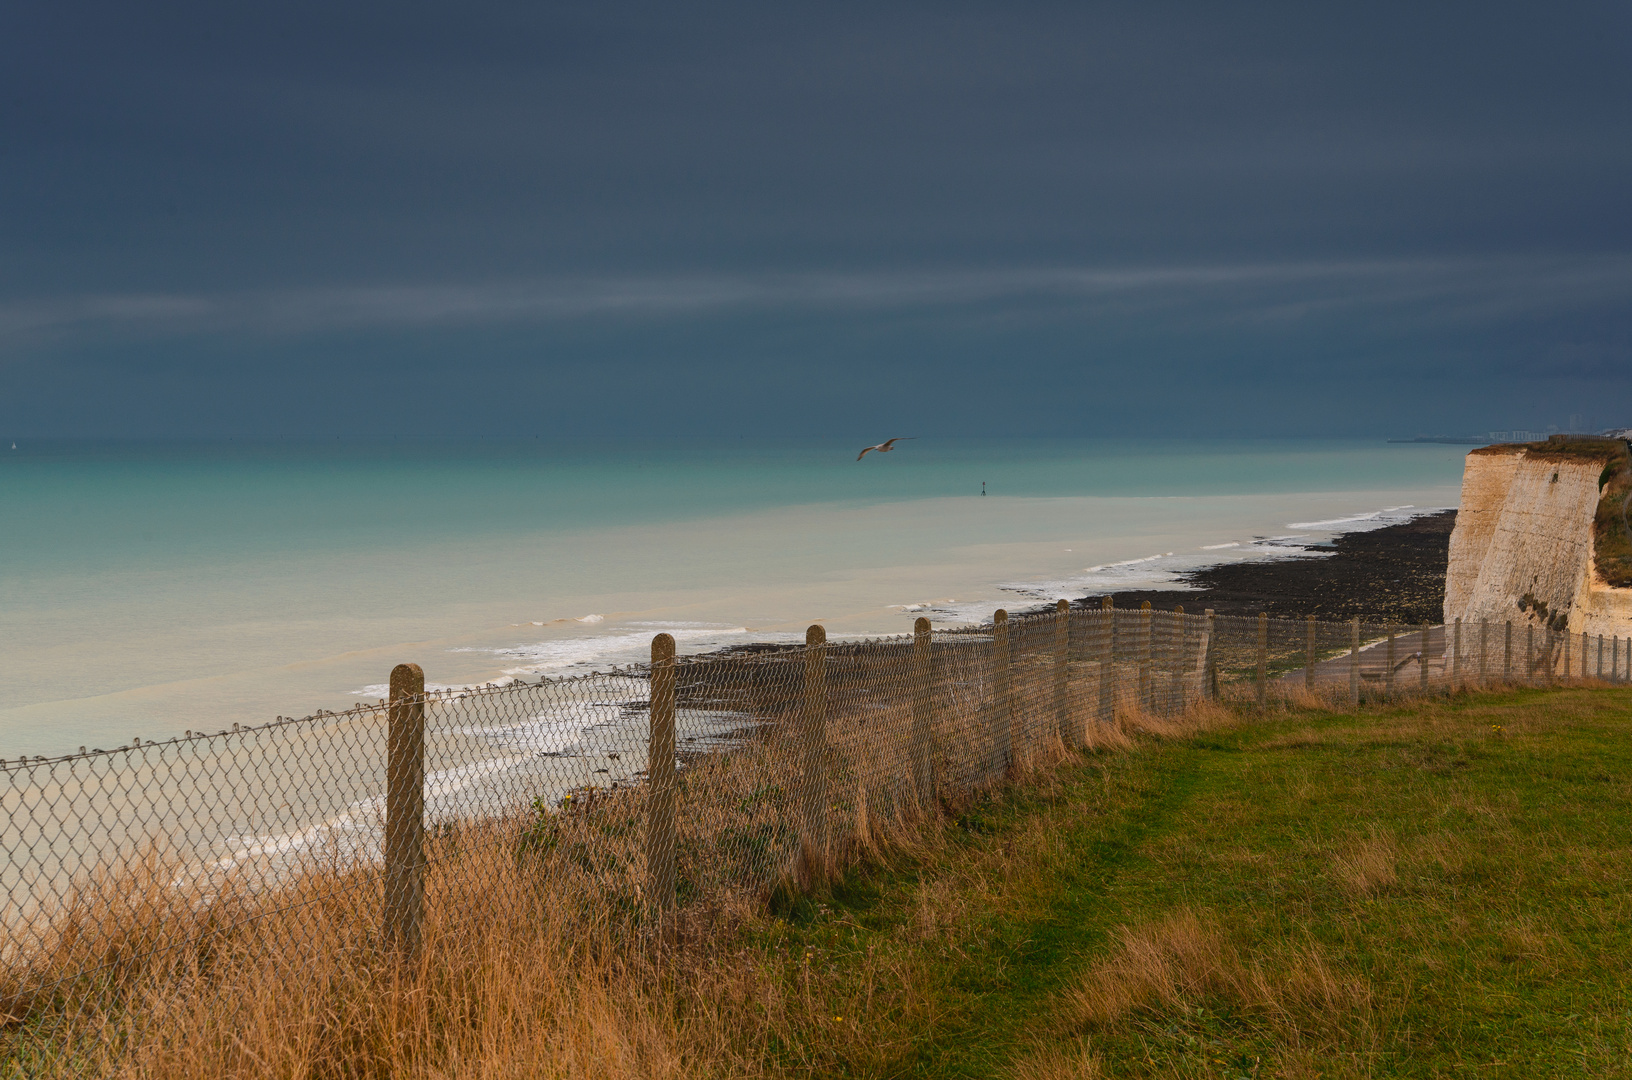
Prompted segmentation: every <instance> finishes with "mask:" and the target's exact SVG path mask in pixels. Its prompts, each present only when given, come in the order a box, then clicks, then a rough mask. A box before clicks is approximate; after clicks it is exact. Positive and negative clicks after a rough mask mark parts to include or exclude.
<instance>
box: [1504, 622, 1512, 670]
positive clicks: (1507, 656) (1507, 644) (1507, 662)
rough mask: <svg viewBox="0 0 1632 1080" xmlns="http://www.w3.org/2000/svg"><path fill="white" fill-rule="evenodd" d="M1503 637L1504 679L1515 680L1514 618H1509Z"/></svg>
mask: <svg viewBox="0 0 1632 1080" xmlns="http://www.w3.org/2000/svg"><path fill="white" fill-rule="evenodd" d="M1503 635H1504V636H1503V638H1502V681H1503V682H1512V681H1513V620H1512V619H1509V620H1507V623H1506V629H1505V630H1504V631H1503Z"/></svg>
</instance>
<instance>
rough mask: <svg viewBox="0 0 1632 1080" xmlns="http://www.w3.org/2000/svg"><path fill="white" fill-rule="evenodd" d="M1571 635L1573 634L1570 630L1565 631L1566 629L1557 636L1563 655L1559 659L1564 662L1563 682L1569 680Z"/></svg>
mask: <svg viewBox="0 0 1632 1080" xmlns="http://www.w3.org/2000/svg"><path fill="white" fill-rule="evenodd" d="M1572 636H1573V635H1571V634H1570V632H1569V631H1567V630H1566V631H1565V632H1564V633H1562V634H1560V635H1559V638H1560V641H1561V647H1562V648H1563V656H1562V657H1561V659H1562V660H1563V664H1564V681H1565V682H1569V681H1570V639H1571V637H1572Z"/></svg>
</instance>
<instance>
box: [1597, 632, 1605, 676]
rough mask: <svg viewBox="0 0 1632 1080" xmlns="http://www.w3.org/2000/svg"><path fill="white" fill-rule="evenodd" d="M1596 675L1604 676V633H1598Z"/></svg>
mask: <svg viewBox="0 0 1632 1080" xmlns="http://www.w3.org/2000/svg"><path fill="white" fill-rule="evenodd" d="M1598 677H1599V678H1600V679H1601V678H1603V677H1604V635H1602V634H1599V635H1598Z"/></svg>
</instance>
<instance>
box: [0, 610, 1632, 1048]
mask: <svg viewBox="0 0 1632 1080" xmlns="http://www.w3.org/2000/svg"><path fill="white" fill-rule="evenodd" d="M1629 670H1632V641H1623V640H1622V639H1619V638H1613V639H1609V640H1607V641H1606V640H1604V639H1599V638H1591V639H1589V638H1587V637H1584V636H1570V635H1561V634H1557V633H1553V632H1551V631H1549V630H1547V629H1545V628H1543V627H1537V626H1534V625H1530V624H1522V623H1521V624H1509V623H1503V624H1494V623H1480V624H1471V625H1462V624H1460V623H1458V624H1453V625H1452V626H1449V627H1444V626H1431V627H1399V626H1386V625H1381V624H1365V623H1361V622H1359V621H1358V620H1356V621H1353V622H1347V623H1330V622H1317V621H1315V620H1312V619H1311V620H1284V619H1273V620H1272V619H1267V618H1259V619H1250V618H1226V617H1213V616H1212V615H1211V614H1185V613H1184V612H1183V611H1182V609H1179V610H1175V611H1152V610H1149V609H1148V606H1147V608H1146V609H1145V610H1142V611H1129V610H1111V609H1110V608H1109V607H1108V606H1107V607H1102V608H1091V607H1076V608H1068V607H1066V606H1065V605H1064V604H1063V602H1062V604H1061V606H1060V608H1059V609H1057V610H1054V611H1050V612H1045V613H1040V614H1034V615H1028V616H1024V617H1015V618H1008V617H1006V616H1005V615H1004V613H1002V612H999V613H998V615H997V617H996V618H995V619H994V621H993V622H992V623H990V624H987V625H985V626H980V627H970V628H955V629H942V630H931V628H930V627H929V624H928V623H927V621H925V620H922V619H920V620H919V623H918V628H917V631H916V633H915V634H913V635H911V636H903V637H894V638H883V639H877V640H865V641H840V642H828V641H827V640H826V638H825V635H824V634H823V633H822V630H821V628H820V627H812V628H811V632H810V634H809V636H808V638H807V643H806V645H805V646H803V647H798V646H791V647H780V646H778V647H751V648H742V649H737V650H732V651H730V652H727V653H724V654H714V655H708V656H702V657H695V658H676V657H675V654H674V643H673V640H672V639H670V638H669V637H668V636H667V635H659V636H658V637H657V638H656V639H655V640H654V643H653V662H652V663H651V664H650V665H643V666H641V667H638V668H634V669H630V670H622V671H614V672H610V673H607V674H600V675H591V676H586V677H582V678H574V679H558V680H549V679H545V680H542V681H540V682H538V683H526V682H521V683H515V684H511V685H506V686H503V687H497V688H481V689H470V690H464V691H452V692H430V693H427V692H426V691H425V689H424V676H423V674H422V673H420V672H419V669H418V668H416V667H414V666H413V665H402V666H400V667H398V668H397V669H396V670H395V671H394V672H393V673H392V680H391V687H392V691H391V698H390V699H388V700H382V701H380V702H378V703H374V704H365V705H359V706H358V707H356V708H353V709H350V710H348V711H346V712H340V713H329V712H319V713H316V714H314V715H312V716H307V717H301V718H298V719H293V718H284V717H279V718H277V719H275V720H273V721H272V722H270V723H266V724H261V725H257V726H250V727H242V726H238V725H234V727H233V728H232V729H231V730H223V731H218V732H189V733H187V734H186V735H185V736H182V737H180V738H174V739H169V740H165V741H160V742H141V741H132V742H131V744H129V745H127V746H121V747H118V748H115V749H112V750H100V749H97V750H90V751H84V752H81V753H78V754H72V755H68V756H63V757H57V758H32V759H21V760H10V761H4V762H0V799H3V800H4V807H5V812H6V821H5V825H4V827H3V834H0V853H3V856H4V866H3V869H0V884H3V888H4V893H5V921H4V938H3V941H0V1023H3V1029H0V1076H33V1075H44V1074H48V1073H59V1074H85V1073H89V1072H93V1071H95V1069H96V1063H97V1062H103V1061H108V1060H133V1059H137V1058H139V1057H140V1055H141V1053H142V1050H143V1047H144V1045H147V1044H148V1043H149V1042H151V1041H152V1040H154V1039H162V1040H176V1039H186V1038H188V1037H189V1034H188V1033H189V1031H190V1030H192V1028H190V1027H189V1023H188V1022H187V1020H186V1017H187V1016H188V1015H191V1014H190V1013H189V1012H188V1010H189V1009H190V1008H193V1007H194V1005H195V1004H196V1003H197V1002H198V1001H200V1000H208V999H212V998H213V999H215V1000H217V1001H219V1000H222V999H225V998H229V997H230V998H231V999H232V1000H233V1001H234V1002H237V1001H238V1000H240V998H241V996H242V995H243V994H244V993H246V991H244V986H245V985H246V984H245V983H244V979H245V978H246V976H245V975H244V973H245V972H246V971H251V970H252V971H253V972H254V973H255V980H257V981H256V982H255V985H256V986H260V987H262V988H264V987H265V986H267V985H270V984H276V983H279V982H280V981H281V982H282V983H284V984H292V985H296V986H304V985H308V984H309V983H310V982H311V981H312V980H314V979H319V980H320V979H321V978H323V977H325V976H324V975H323V973H324V972H326V971H330V970H332V969H333V966H334V965H335V964H336V963H338V962H339V959H340V958H352V959H353V960H355V959H356V958H359V957H360V958H362V960H361V961H358V962H361V963H364V964H365V965H367V964H378V965H382V970H384V969H385V967H389V966H390V965H399V967H398V968H395V969H393V970H401V968H400V965H401V964H404V963H406V964H409V965H412V964H414V963H416V962H423V960H424V957H425V956H427V955H434V954H435V953H436V952H437V951H438V950H457V949H459V948H460V947H461V943H462V942H464V941H467V940H470V939H471V938H472V936H473V935H478V934H481V933H496V932H498V933H507V934H520V933H528V932H531V931H530V928H533V929H536V928H537V927H538V926H541V925H546V924H548V925H551V926H556V927H558V928H559V927H561V926H568V927H570V926H571V925H572V924H573V920H578V919H587V918H591V917H593V918H598V919H603V920H605V919H612V920H615V921H617V922H618V924H619V925H620V926H622V927H624V932H625V933H626V934H627V935H628V937H629V939H630V943H631V945H633V944H636V943H637V942H638V941H639V940H647V941H659V942H660V941H661V940H663V938H664V936H665V935H667V934H676V933H677V934H685V933H691V934H694V935H695V934H698V933H701V932H703V931H704V930H706V928H707V927H708V926H710V925H713V924H717V923H719V922H720V921H721V920H731V919H734V918H740V917H742V916H744V915H746V914H747V913H749V912H752V911H757V910H764V909H765V908H766V907H771V908H775V907H776V906H777V905H778V904H783V903H788V902H790V901H791V900H792V899H794V898H797V897H798V896H799V895H802V894H804V893H808V892H810V891H811V890H813V889H819V887H820V886H821V884H822V883H823V882H824V881H825V880H828V879H830V878H831V877H832V876H833V875H835V874H838V873H842V872H843V870H844V869H845V868H846V867H847V866H849V865H852V864H853V863H855V862H856V861H857V860H859V859H864V858H866V857H868V856H869V855H870V854H873V853H876V852H878V851H879V850H880V849H882V848H884V847H887V846H888V845H890V844H891V843H893V842H896V840H898V839H899V838H901V837H905V836H910V835H911V834H912V831H913V830H914V829H915V828H918V827H920V826H921V825H922V824H923V823H925V822H927V821H930V820H933V819H934V818H935V817H936V816H937V815H939V814H940V813H942V812H944V811H945V810H946V809H948V808H956V807H957V806H958V805H959V804H960V803H962V802H965V801H967V800H969V799H971V798H972V797H975V796H977V795H978V794H979V793H980V792H981V791H983V790H985V789H988V788H991V787H992V786H994V785H998V784H1003V783H1010V782H1016V781H1021V780H1023V778H1024V777H1025V776H1026V775H1027V774H1028V772H1030V771H1031V770H1032V768H1033V766H1034V765H1035V764H1037V763H1040V762H1042V761H1043V760H1045V759H1046V758H1048V757H1049V756H1050V755H1054V754H1057V753H1059V752H1060V751H1061V750H1072V749H1080V748H1091V747H1093V746H1095V745H1096V744H1098V743H1100V742H1101V741H1102V740H1106V739H1108V738H1111V737H1112V735H1113V733H1114V732H1116V731H1118V730H1120V729H1121V728H1122V727H1123V726H1125V725H1127V724H1128V723H1129V722H1130V721H1137V720H1138V719H1139V718H1140V717H1141V716H1145V717H1162V716H1170V715H1175V714H1179V713H1182V712H1184V711H1186V710H1187V709H1189V708H1191V707H1192V706H1194V705H1195V704H1196V703H1198V702H1201V701H1203V700H1207V699H1216V698H1224V699H1227V700H1236V701H1244V702H1247V703H1251V702H1253V701H1254V700H1256V702H1257V703H1259V704H1262V705H1266V706H1267V705H1270V704H1272V703H1276V702H1279V701H1282V700H1286V699H1291V700H1296V701H1300V702H1304V703H1313V700H1312V699H1318V700H1320V701H1324V702H1325V703H1327V704H1330V705H1333V706H1337V707H1342V706H1347V705H1353V704H1357V703H1358V702H1359V701H1361V700H1375V699H1384V698H1390V697H1400V696H1406V695H1411V694H1423V693H1443V692H1446V691H1448V690H1451V689H1455V688H1461V687H1465V686H1473V685H1479V684H1496V683H1536V684H1542V683H1553V682H1559V681H1582V680H1610V681H1618V682H1624V681H1626V680H1627V677H1628V673H1629ZM231 1007H237V1006H236V1005H233V1006H231Z"/></svg>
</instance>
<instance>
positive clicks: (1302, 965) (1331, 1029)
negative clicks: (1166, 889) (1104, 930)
mask: <svg viewBox="0 0 1632 1080" xmlns="http://www.w3.org/2000/svg"><path fill="white" fill-rule="evenodd" d="M1117 937H1118V941H1117V945H1116V948H1115V950H1114V951H1113V953H1112V955H1110V956H1109V957H1107V958H1106V959H1104V960H1102V961H1100V962H1099V963H1097V964H1095V965H1094V966H1093V967H1091V968H1090V969H1089V970H1088V971H1087V972H1086V974H1085V975H1084V976H1083V977H1082V979H1081V981H1080V982H1079V983H1078V984H1077V985H1076V986H1075V987H1074V988H1073V989H1072V990H1070V991H1069V992H1068V993H1067V994H1066V995H1065V996H1064V1001H1063V1008H1062V1013H1063V1015H1064V1016H1065V1017H1066V1018H1067V1020H1068V1021H1069V1022H1071V1023H1074V1024H1077V1025H1086V1026H1088V1027H1089V1028H1090V1029H1092V1028H1093V1027H1096V1026H1105V1025H1111V1024H1115V1023H1118V1022H1121V1021H1124V1020H1126V1019H1127V1018H1129V1017H1130V1016H1133V1015H1135V1014H1137V1013H1141V1012H1145V1013H1150V1014H1153V1015H1154V1014H1166V1013H1172V1012H1174V1011H1176V1010H1183V1009H1186V1008H1193V1007H1195V1006H1197V1005H1200V1004H1203V1003H1205V1002H1208V1001H1212V1002H1215V1003H1219V1004H1221V1005H1224V1006H1228V1007H1230V1008H1233V1009H1235V1010H1237V1011H1240V1012H1242V1013H1245V1014H1248V1015H1251V1016H1253V1017H1255V1018H1257V1019H1258V1020H1259V1021H1261V1022H1262V1023H1264V1024H1266V1025H1267V1026H1269V1027H1270V1028H1271V1029H1273V1030H1274V1031H1275V1033H1276V1035H1277V1038H1278V1039H1279V1040H1280V1041H1281V1042H1282V1043H1283V1044H1285V1045H1288V1046H1292V1047H1307V1046H1320V1045H1325V1044H1328V1043H1330V1042H1331V1041H1332V1040H1333V1039H1334V1038H1335V1037H1337V1036H1339V1035H1342V1036H1343V1037H1344V1038H1345V1039H1346V1040H1352V1039H1353V1038H1354V1037H1355V1036H1356V1035H1359V1036H1362V1038H1364V1037H1366V1036H1369V1035H1370V1034H1371V1033H1372V1032H1373V1031H1374V1030H1375V1027H1376V1025H1375V1018H1374V1016H1373V1008H1372V993H1371V987H1370V985H1369V983H1368V982H1367V981H1366V979H1365V978H1364V977H1363V976H1361V975H1359V974H1358V973H1356V972H1353V971H1351V970H1349V969H1347V968H1346V967H1345V966H1344V965H1343V964H1342V963H1341V962H1340V961H1338V960H1336V959H1334V958H1333V957H1331V956H1330V955H1329V954H1328V953H1327V951H1326V950H1325V949H1323V948H1321V947H1320V946H1318V945H1316V944H1314V943H1313V942H1306V943H1304V944H1302V945H1301V946H1298V947H1294V948H1291V949H1290V950H1285V951H1279V952H1276V953H1270V954H1260V955H1247V954H1244V953H1243V952H1242V951H1241V950H1240V949H1239V948H1238V947H1237V946H1236V945H1234V944H1233V943H1232V942H1230V941H1229V940H1227V939H1226V938H1225V936H1224V934H1223V933H1222V931H1221V930H1220V929H1219V928H1218V927H1217V926H1216V925H1215V924H1213V923H1212V922H1210V921H1209V920H1208V919H1206V918H1205V917H1203V916H1202V915H1200V914H1198V913H1196V912H1194V911H1191V910H1189V909H1183V910H1179V911H1176V912H1173V913H1172V914H1170V915H1168V916H1167V917H1166V918H1164V919H1162V920H1161V921H1159V922H1155V923H1150V924H1147V925H1143V926H1139V927H1123V928H1122V929H1121V930H1120V931H1119V933H1118V935H1117Z"/></svg>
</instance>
